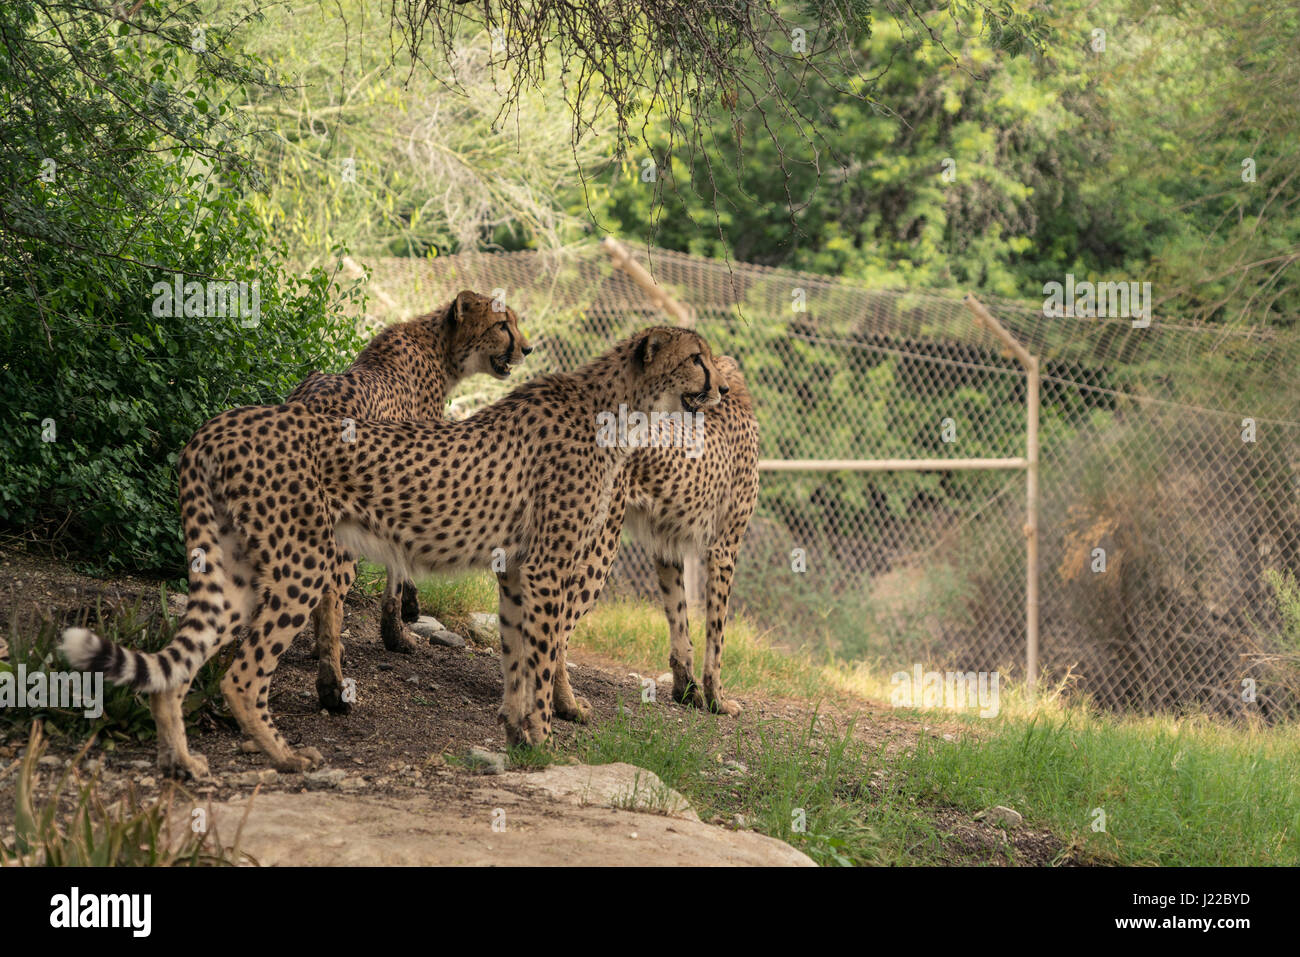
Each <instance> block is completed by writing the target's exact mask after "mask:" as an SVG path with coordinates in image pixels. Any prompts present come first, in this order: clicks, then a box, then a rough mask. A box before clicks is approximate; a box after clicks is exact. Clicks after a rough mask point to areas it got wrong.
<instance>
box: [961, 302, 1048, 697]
mask: <svg viewBox="0 0 1300 957" xmlns="http://www.w3.org/2000/svg"><path fill="white" fill-rule="evenodd" d="M966 305H967V306H968V307H970V311H971V312H972V313H974V315H975V320H976V321H977V322H978V323H979V324H980V325H982V326H983V327H984V328H985V329H987V330H988V331H989V332H990V333H992V334H993V336H994V337H995V338H997V339H998V340H1000V341H1001V342H1002V344H1003V345H1004V346H1005V347H1006V354H1007V356H1008V357H1011V358H1015V359H1016V360H1017V361H1018V362H1019V363H1020V364H1021V365H1022V366H1023V367H1024V369H1025V566H1026V567H1025V690H1026V691H1027V692H1028V693H1029V694H1030V695H1031V696H1032V695H1033V694H1034V692H1035V691H1036V689H1037V686H1038V404H1039V392H1040V379H1041V376H1040V372H1039V368H1038V357H1037V356H1032V355H1030V354H1029V350H1028V349H1026V348H1025V347H1024V346H1022V345H1021V344H1020V343H1019V342H1017V341H1016V339H1015V337H1014V336H1012V335H1011V333H1009V332H1007V330H1006V329H1005V328H1003V326H1002V324H1001V323H999V322H998V321H997V320H996V319H994V318H993V315H992V314H991V313H990V312H989V311H988V310H987V309H985V308H984V305H983V304H982V303H981V302H980V301H979V300H977V299H976V298H975V297H974V296H972V295H970V294H969V293H968V294H967V295H966Z"/></svg>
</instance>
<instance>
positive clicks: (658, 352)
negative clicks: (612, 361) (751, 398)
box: [632, 326, 730, 412]
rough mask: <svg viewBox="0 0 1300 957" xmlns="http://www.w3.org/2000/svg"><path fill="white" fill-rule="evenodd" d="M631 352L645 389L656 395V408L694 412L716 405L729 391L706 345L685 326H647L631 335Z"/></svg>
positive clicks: (659, 409)
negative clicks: (633, 335)
mask: <svg viewBox="0 0 1300 957" xmlns="http://www.w3.org/2000/svg"><path fill="white" fill-rule="evenodd" d="M632 355H633V363H634V365H635V367H636V368H638V369H639V370H640V371H641V373H642V374H643V375H644V376H645V377H646V380H647V385H648V386H649V391H650V392H651V393H652V394H654V395H657V396H658V397H659V401H658V403H657V404H656V411H659V412H675V411H677V410H679V409H685V410H686V411H687V412H698V411H700V410H701V409H705V408H708V407H709V406H713V405H717V404H718V403H719V402H721V401H722V397H723V396H724V395H726V394H727V392H728V391H730V390H729V389H728V387H727V380H726V377H725V376H723V375H722V373H720V372H719V371H718V367H717V364H716V361H715V360H714V358H713V352H712V350H710V349H709V344H708V343H707V342H705V341H704V338H703V337H702V336H700V335H699V334H698V333H696V332H692V331H691V330H689V329H678V328H675V327H672V326H659V327H656V328H654V329H647V330H646V331H645V332H643V333H641V334H640V335H638V336H636V337H635V339H634V344H633V351H632Z"/></svg>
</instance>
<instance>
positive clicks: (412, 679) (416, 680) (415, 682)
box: [406, 675, 420, 685]
mask: <svg viewBox="0 0 1300 957" xmlns="http://www.w3.org/2000/svg"><path fill="white" fill-rule="evenodd" d="M406 683H407V684H408V685H418V684H419V683H420V679H419V678H417V677H415V675H411V677H409V678H407V679H406Z"/></svg>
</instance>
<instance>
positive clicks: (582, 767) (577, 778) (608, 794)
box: [495, 762, 700, 821]
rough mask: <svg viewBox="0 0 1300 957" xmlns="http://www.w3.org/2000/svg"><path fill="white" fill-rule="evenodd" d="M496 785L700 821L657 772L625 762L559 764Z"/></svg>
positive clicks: (515, 775)
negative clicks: (660, 778)
mask: <svg viewBox="0 0 1300 957" xmlns="http://www.w3.org/2000/svg"><path fill="white" fill-rule="evenodd" d="M495 783H497V784H500V785H503V786H505V787H520V788H523V789H524V790H525V791H526V792H528V793H531V794H539V795H542V796H545V797H548V798H550V799H551V800H553V801H562V802H564V803H565V804H577V805H579V806H586V807H612V808H621V809H623V810H626V811H649V812H651V813H659V814H667V815H668V816H669V817H680V818H685V819H686V820H688V821H698V820H699V819H700V816H699V815H698V814H696V813H695V809H694V808H692V807H691V805H690V803H689V802H688V801H687V800H686V798H684V797H682V796H681V795H680V794H678V793H677V792H676V791H674V790H673V789H672V788H670V787H668V785H666V784H664V783H663V781H661V780H659V776H658V775H657V774H655V773H654V772H653V771H647V770H646V769H645V768H638V767H637V766H636V765H634V764H625V763H623V762H618V763H615V764H555V765H552V766H551V767H549V768H546V769H545V770H543V771H533V772H520V771H515V772H511V773H509V774H503V775H501V777H500V778H498V779H497V781H496V782H495Z"/></svg>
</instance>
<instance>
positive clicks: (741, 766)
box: [722, 761, 749, 774]
mask: <svg viewBox="0 0 1300 957" xmlns="http://www.w3.org/2000/svg"><path fill="white" fill-rule="evenodd" d="M722 769H723V770H724V771H726V772H727V773H728V774H748V773H749V766H748V765H746V764H745V762H744V761H724V762H723V764H722Z"/></svg>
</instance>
